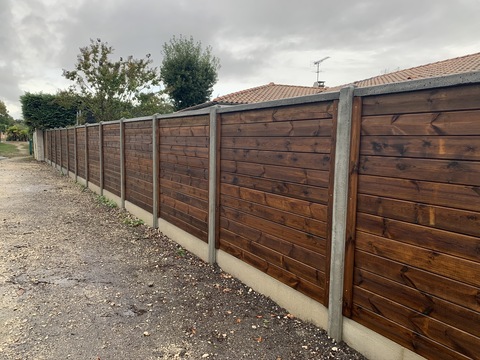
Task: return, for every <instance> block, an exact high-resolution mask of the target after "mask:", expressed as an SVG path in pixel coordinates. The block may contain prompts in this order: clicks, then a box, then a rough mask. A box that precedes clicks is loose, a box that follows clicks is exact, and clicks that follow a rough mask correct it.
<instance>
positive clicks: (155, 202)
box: [152, 114, 159, 229]
mask: <svg viewBox="0 0 480 360" xmlns="http://www.w3.org/2000/svg"><path fill="white" fill-rule="evenodd" d="M157 128H158V114H155V115H153V118H152V165H153V166H152V168H153V173H152V177H153V178H152V180H153V181H152V184H153V185H152V197H153V199H152V200H153V202H152V216H153V221H152V224H153V228H154V229H156V228H158V170H159V169H158V152H159V149H158V143H157Z"/></svg>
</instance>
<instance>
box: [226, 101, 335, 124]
mask: <svg viewBox="0 0 480 360" xmlns="http://www.w3.org/2000/svg"><path fill="white" fill-rule="evenodd" d="M334 112H335V111H334V107H333V104H332V102H322V103H314V104H302V105H291V106H283V107H276V108H270V109H259V110H253V111H239V112H234V113H224V114H222V125H230V124H252V123H265V122H278V121H291V120H295V121H298V120H308V119H331V118H332V117H333V116H334Z"/></svg>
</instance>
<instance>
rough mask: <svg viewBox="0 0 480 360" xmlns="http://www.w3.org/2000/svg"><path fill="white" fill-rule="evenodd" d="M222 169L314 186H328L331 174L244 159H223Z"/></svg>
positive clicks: (323, 171)
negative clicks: (286, 169)
mask: <svg viewBox="0 0 480 360" xmlns="http://www.w3.org/2000/svg"><path fill="white" fill-rule="evenodd" d="M221 166H222V170H223V171H224V172H226V173H227V172H228V173H231V174H238V175H249V176H253V177H258V178H264V179H272V180H283V181H288V182H292V183H298V184H306V185H312V186H320V187H325V188H327V187H328V184H329V180H330V179H329V175H330V173H329V172H328V171H327V170H313V169H305V168H297V167H295V168H289V169H288V171H285V167H283V166H277V165H268V164H267V165H265V164H259V163H249V162H243V161H232V160H221Z"/></svg>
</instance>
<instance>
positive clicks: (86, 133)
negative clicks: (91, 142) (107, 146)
mask: <svg viewBox="0 0 480 360" xmlns="http://www.w3.org/2000/svg"><path fill="white" fill-rule="evenodd" d="M85 187H87V188H88V125H87V124H85Z"/></svg>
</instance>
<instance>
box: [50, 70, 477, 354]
mask: <svg viewBox="0 0 480 360" xmlns="http://www.w3.org/2000/svg"><path fill="white" fill-rule="evenodd" d="M472 76H473V78H472ZM472 76H470V77H462V76H454V77H448V78H442V79H437V80H436V81H429V82H428V81H417V82H411V83H407V84H399V85H395V86H388V87H375V88H370V89H368V88H367V89H355V91H352V92H351V93H352V94H353V96H352V97H350V98H342V96H343V95H341V94H343V93H330V94H320V95H317V96H310V97H305V98H297V99H293V100H291V101H280V102H271V103H265V104H257V105H254V106H239V107H232V108H226V109H220V108H219V109H214V110H208V112H206V111H196V112H190V113H185V114H181V113H179V114H174V115H170V116H163V117H159V118H158V122H157V120H156V118H155V120H154V119H152V118H141V119H134V120H123V121H116V122H111V123H104V124H95V125H88V126H79V127H75V128H69V129H54V130H48V131H46V132H45V133H44V135H43V140H44V142H45V144H46V146H45V152H44V155H45V157H46V159H47V161H49V162H51V163H52V164H53V165H55V166H58V167H61V168H62V169H65V170H66V171H68V172H69V173H70V174H71V175H72V176H73V175H74V176H75V177H77V179H78V178H82V179H84V181H85V182H86V183H87V184H89V183H92V184H94V185H95V186H97V187H98V189H99V191H100V192H101V193H102V194H104V193H108V195H113V196H117V197H119V198H120V200H121V201H120V202H119V203H120V204H123V203H124V202H127V203H131V204H133V205H135V206H137V207H139V208H141V209H143V210H145V211H146V212H148V213H150V214H158V217H159V218H161V219H163V220H165V221H167V222H168V223H170V224H173V225H175V226H176V227H178V228H180V229H182V230H184V231H186V232H187V233H189V234H191V235H193V236H194V237H195V238H198V241H200V242H202V243H204V242H207V243H209V244H211V245H213V249H216V250H215V251H223V252H226V253H228V254H230V255H233V256H234V257H236V258H238V259H240V260H242V261H243V262H245V263H247V264H249V265H251V266H253V267H255V268H257V269H259V270H261V271H262V272H264V273H266V274H268V275H270V276H271V277H273V278H275V279H277V280H279V281H280V282H282V283H284V284H286V285H288V286H290V287H292V288H294V289H296V290H298V291H299V292H301V293H303V294H305V295H307V296H308V297H310V298H312V299H314V300H316V301H317V302H319V303H321V304H323V305H324V306H325V307H326V308H328V310H329V315H330V316H332V314H334V312H333V311H331V309H333V308H335V307H338V306H340V311H342V312H343V316H345V317H347V318H351V319H352V320H353V321H354V322H356V323H359V324H361V325H363V326H365V327H367V328H369V329H371V330H373V331H375V332H377V333H378V334H381V335H382V336H384V337H386V338H388V339H391V340H393V341H394V342H396V343H398V344H400V345H401V346H402V347H404V348H406V349H409V350H411V351H412V352H414V353H417V354H419V355H421V356H423V357H426V358H429V359H472V358H473V359H479V358H480V350H479V349H480V74H477V73H475V74H473V75H472ZM345 94H347V92H345ZM344 103H347V104H350V105H351V111H350V113H349V117H350V121H351V128H350V130H351V137H349V138H347V139H345V138H340V136H337V134H340V132H339V130H342V129H337V125H338V127H341V126H344V125H342V124H343V122H340V121H339V116H340V115H339V113H340V111H339V108H340V106H342V104H344ZM349 109H350V108H349ZM342 116H343V115H342ZM213 125H215V126H214V128H212V129H211V126H213ZM211 130H212V131H211ZM212 137H214V139H212ZM212 140H215V141H214V142H212ZM211 144H214V146H215V148H210V147H211V146H212V145H211ZM339 147H344V149H347V150H348V149H350V151H347V154H349V156H348V157H347V158H339V157H337V158H336V149H339ZM212 158H214V160H215V161H212ZM155 159H157V160H155ZM342 164H343V166H347V168H348V173H349V176H348V181H347V183H346V187H345V188H342V187H341V186H342V184H341V181H340V180H341V179H339V178H338V177H337V176H338V174H339V173H340V171H339V169H340V167H341V166H342ZM336 172H337V173H336ZM210 174H214V176H215V179H211V175H210ZM212 184H213V185H212ZM155 190H156V191H155ZM334 192H337V193H340V194H342V193H343V194H345V195H347V192H348V202H347V205H346V207H345V208H344V209H343V211H344V213H345V222H343V223H342V220H341V216H339V213H338V212H335V210H334ZM335 196H338V195H335ZM212 201H213V203H211V202H212ZM340 214H341V212H340ZM333 217H335V219H333ZM334 222H337V225H334V224H333V223H334ZM152 224H154V225H155V220H154V221H152ZM212 224H213V226H209V225H212ZM332 226H340V227H343V228H344V230H345V232H344V233H345V237H344V238H341V239H338V238H335V236H333V238H332V233H334V232H332ZM209 229H210V231H209ZM212 229H213V231H212ZM332 244H333V245H335V244H336V245H338V244H340V245H344V248H343V247H342V246H340V247H338V248H339V249H340V250H334V248H335V249H337V246H335V247H332ZM343 249H344V250H343ZM339 262H340V263H341V269H342V271H343V272H337V271H332V272H331V271H330V268H331V266H332V269H333V265H331V264H338V263H339ZM339 278H340V280H341V281H340V283H339ZM338 286H340V287H341V288H340V294H341V293H342V292H343V297H342V299H341V300H342V302H341V303H340V304H336V303H335V302H334V301H330V303H329V298H330V299H334V297H332V296H333V295H334V293H335V292H338ZM342 308H343V310H342ZM340 317H341V316H340ZM330 321H332V322H333V323H337V324H336V325H335V324H334V325H330V323H329V325H328V326H329V329H328V330H329V332H330V331H332V330H331V328H330V326H332V328H334V327H335V326H342V324H341V319H333V320H332V319H329V322H330ZM339 324H340V325H339ZM333 334H335V332H333ZM341 336H342V335H341V333H340V335H338V334H337V335H335V337H336V338H337V339H338V340H340V339H341ZM346 340H347V342H350V343H353V344H352V345H353V346H354V347H356V346H360V347H362V346H363V344H361V340H359V341H358V343H356V342H355V341H354V340H352V339H346ZM373 346H375V344H374V345H373ZM366 353H367V354H370V353H369V352H368V351H366ZM378 358H382V356H381V355H379V356H378ZM384 358H385V359H387V358H390V357H389V355H388V354H386V355H384Z"/></svg>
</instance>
